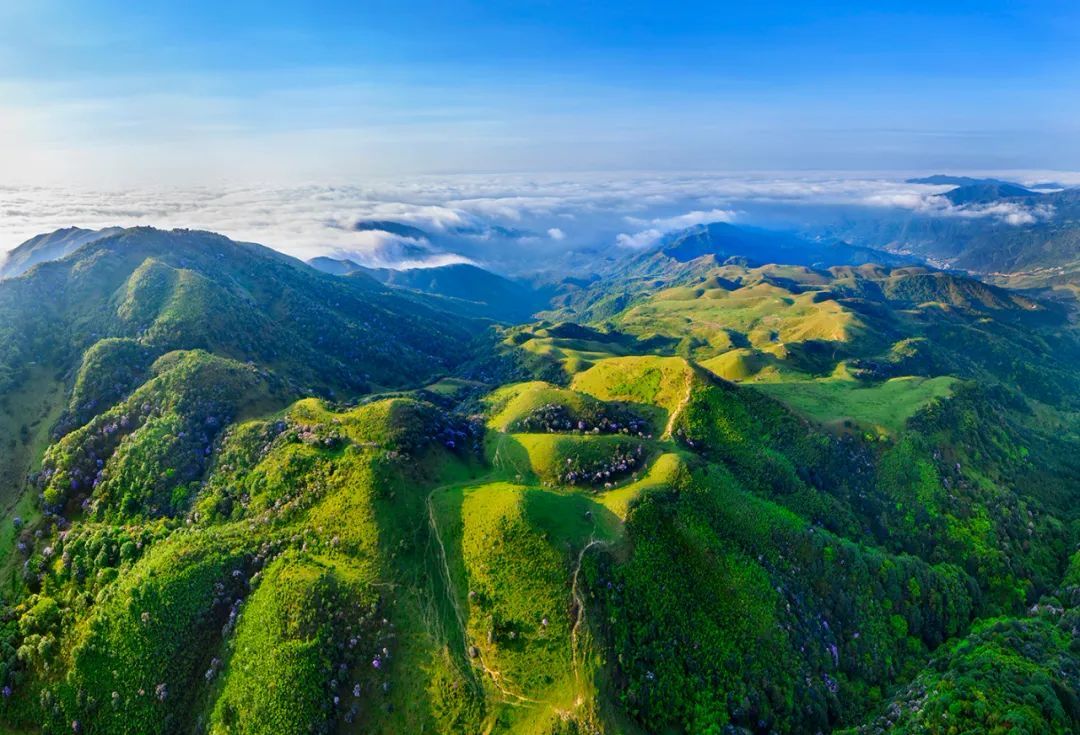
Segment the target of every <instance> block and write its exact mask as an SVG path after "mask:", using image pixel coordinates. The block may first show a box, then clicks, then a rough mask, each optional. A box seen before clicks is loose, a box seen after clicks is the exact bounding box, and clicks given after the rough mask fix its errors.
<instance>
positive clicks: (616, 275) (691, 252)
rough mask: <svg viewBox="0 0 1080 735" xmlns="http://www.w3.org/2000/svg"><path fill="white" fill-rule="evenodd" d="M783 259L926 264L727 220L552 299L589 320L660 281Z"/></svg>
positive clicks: (559, 308)
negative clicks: (731, 222) (595, 282)
mask: <svg viewBox="0 0 1080 735" xmlns="http://www.w3.org/2000/svg"><path fill="white" fill-rule="evenodd" d="M776 263H783V264H789V265H798V266H804V267H812V268H819V269H821V268H829V267H832V266H859V265H866V264H875V265H881V266H904V265H914V264H920V263H922V260H921V259H919V258H916V257H914V256H911V255H904V254H896V253H890V252H886V251H884V250H878V249H874V248H868V247H860V246H854V245H849V244H848V243H846V242H844V241H842V240H838V239H835V238H830V239H820V240H814V239H808V238H805V237H800V236H799V235H796V234H792V233H787V232H777V231H775V230H765V229H759V228H754V227H742V226H737V225H732V224H729V223H726V222H714V223H712V224H708V225H694V226H693V227H688V228H686V229H684V230H680V231H678V232H674V233H671V234H669V235H667V236H666V237H665V238H664V239H663V240H662V241H661V242H660V244H659V245H657V246H656V247H654V248H652V249H650V250H646V251H645V252H641V253H635V254H632V255H630V256H628V257H627V258H626V259H624V260H621V261H615V262H614V263H610V264H608V271H609V272H608V273H605V274H604V275H606V276H607V278H605V279H603V281H602V283H601V284H600V285H599V286H596V285H594V284H593V283H577V282H573V281H569V280H566V281H563V282H562V283H561V284H560V285H559V287H558V293H557V294H556V295H555V296H553V298H552V304H553V307H554V308H555V309H556V312H555V313H557V314H560V315H564V316H565V315H567V314H576V315H581V314H585V315H587V316H588V318H590V319H599V318H604V316H605V315H608V314H611V313H615V312H617V311H620V310H622V309H624V308H626V306H627V305H628V304H629V303H631V302H632V301H633V300H634V298H635V297H636V295H637V294H639V293H643V292H647V291H650V290H651V289H653V288H654V287H655V286H656V284H657V283H659V282H666V283H668V284H669V285H673V284H677V283H682V282H687V281H691V280H694V279H697V278H700V277H702V275H703V274H704V273H707V272H709V271H711V270H712V269H714V268H716V267H717V266H720V265H725V264H736V265H741V266H748V267H756V266H763V265H768V264H776Z"/></svg>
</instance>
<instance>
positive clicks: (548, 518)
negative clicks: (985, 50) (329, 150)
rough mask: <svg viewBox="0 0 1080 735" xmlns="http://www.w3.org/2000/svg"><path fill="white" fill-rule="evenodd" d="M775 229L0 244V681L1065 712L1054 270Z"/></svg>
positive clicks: (1061, 439)
mask: <svg viewBox="0 0 1080 735" xmlns="http://www.w3.org/2000/svg"><path fill="white" fill-rule="evenodd" d="M380 226H386V223H381V225H380ZM80 237H81V235H80ZM770 238H771V236H770V235H769V234H768V233H767V232H765V231H757V230H754V231H750V230H747V231H741V230H739V229H738V228H733V227H731V226H723V227H693V228H690V229H689V230H687V231H685V232H683V233H680V234H677V235H674V236H672V237H670V238H668V239H667V240H666V241H665V242H664V243H661V244H660V245H658V246H657V247H656V248H654V249H652V250H649V251H648V252H643V253H632V254H628V255H627V257H626V259H625V261H623V262H622V263H621V264H620V265H619V267H614V268H608V269H607V272H603V273H597V274H596V277H595V278H591V279H589V280H587V281H586V280H585V279H580V280H577V281H574V282H573V283H568V282H562V283H559V282H555V283H546V284H543V285H542V286H541V287H538V288H533V289H531V290H530V289H529V288H528V287H526V286H525V285H523V284H522V283H521V282H516V281H511V280H510V279H507V278H504V277H502V276H496V275H494V274H485V273H478V272H476V270H473V269H472V268H469V269H463V268H461V267H458V266H453V267H451V269H450V270H441V269H440V268H434V269H431V270H432V272H430V273H421V274H415V273H408V272H406V273H407V275H394V274H387V273H374V274H372V273H365V272H363V271H362V270H357V269H353V268H351V267H349V268H344V269H341V268H339V267H338V266H333V268H331V266H330V265H328V264H326V263H322V264H321V266H322V267H320V268H314V267H311V266H309V265H306V264H304V263H302V262H300V261H298V260H294V259H292V258H288V257H286V256H283V255H281V254H279V253H276V252H274V251H270V250H268V249H265V248H261V247H260V246H256V245H251V244H244V243H236V242H233V241H231V240H228V239H227V238H224V237H221V236H219V235H214V234H211V233H204V232H197V231H187V230H174V231H163V230H154V229H150V228H136V229H130V230H121V231H118V232H108V233H106V234H104V235H103V236H101V237H100V238H96V239H89V240H88V241H87V242H84V243H82V244H81V245H79V247H77V248H75V249H73V250H70V252H67V253H66V254H63V255H62V257H59V258H54V259H48V260H45V261H43V262H40V263H37V264H35V265H33V266H32V267H29V269H28V270H27V271H26V272H25V273H23V274H21V275H17V276H15V277H12V278H9V279H7V280H4V281H0V317H2V321H0V324H2V325H4V326H0V347H2V348H3V349H2V351H0V391H2V395H3V396H4V397H5V398H4V401H3V403H2V404H0V430H2V431H3V432H4V434H3V436H4V438H5V441H4V443H3V444H0V461H2V462H3V463H4V464H3V467H4V472H3V481H4V483H5V485H4V489H3V492H4V503H5V515H4V518H3V520H2V521H0V524H2V526H0V531H2V534H3V535H2V536H0V558H3V559H4V562H5V563H4V564H3V565H2V570H0V573H2V574H3V575H4V576H3V579H2V580H0V590H2V601H3V610H4V614H3V618H2V622H0V683H2V685H3V695H2V699H0V722H2V723H3V726H4V727H6V728H8V729H9V730H10V731H11V732H38V733H42V734H46V733H52V734H54V735H58V734H59V733H68V732H76V733H140V735H142V734H149V733H180V732H202V733H269V732H273V733H297V734H298V735H299V734H300V733H310V732H321V733H359V732H366V733H398V732H439V733H476V732H488V733H501V732H512V733H524V734H530V733H535V734H536V735H571V734H580V735H585V734H586V733H589V734H592V733H611V734H614V733H631V734H633V733H661V732H663V733H681V732H685V733H724V734H725V735H729V734H730V735H734V734H740V735H745V734H747V733H761V734H763V735H764V734H765V733H817V732H835V733H845V735H854V734H856V733H858V734H859V735H873V734H876V733H884V732H896V733H922V732H939V733H953V732H995V733H997V732H1000V733H1006V732H1031V733H1036V732H1038V733H1061V734H1062V735H1064V734H1065V733H1069V732H1072V731H1074V730H1075V727H1076V725H1077V723H1078V722H1080V708H1078V707H1077V701H1080V700H1078V699H1077V692H1078V691H1080V666H1078V664H1077V661H1078V660H1080V659H1078V657H1077V651H1076V643H1075V640H1076V632H1077V628H1078V626H1080V578H1078V576H1077V567H1078V565H1080V555H1078V554H1077V552H1076V548H1077V542H1078V540H1080V538H1078V536H1077V533H1078V532H1080V517H1078V516H1077V513H1076V492H1077V488H1078V487H1080V459H1078V458H1080V452H1077V451H1076V449H1077V447H1078V446H1080V404H1078V396H1080V390H1077V389H1078V388H1080V334H1078V333H1077V331H1076V326H1075V322H1074V321H1073V320H1072V318H1071V315H1070V313H1069V311H1068V309H1067V308H1065V307H1063V306H1061V305H1060V304H1058V303H1054V302H1052V301H1046V300H1043V299H1042V298H1040V296H1039V295H1038V294H1037V293H1034V292H1028V291H1024V292H1020V291H1016V290H1012V289H1008V288H1003V287H999V286H996V285H990V284H988V283H985V282H983V281H979V280H975V279H973V278H970V277H968V276H965V275H963V274H960V273H957V272H951V271H950V272H945V271H939V270H935V269H933V268H930V267H928V266H926V265H923V264H913V263H911V262H908V261H906V260H904V259H902V258H893V257H891V256H888V257H882V258H881V259H880V260H875V259H874V257H873V256H874V253H873V252H870V251H868V250H866V249H861V248H852V249H851V250H847V249H845V247H844V246H843V245H840V244H837V243H831V242H830V243H828V244H825V245H820V246H817V247H815V248H814V249H813V250H806V249H800V248H802V246H803V244H804V241H802V240H800V239H798V238H795V237H794V236H790V235H783V236H777V237H776V238H775V241H774V240H773V239H770ZM39 242H42V243H46V244H48V245H49V247H55V246H56V243H57V242H60V243H63V242H68V240H66V239H64V238H63V237H58V238H43V239H42V240H40V241H39ZM766 243H772V244H769V245H767V246H766ZM763 247H764V248H765V249H764V250H762V249H761V248H763ZM763 253H764V254H765V255H762V254H763ZM762 257H764V258H765V260H760V258H762ZM782 258H787V260H786V261H785V260H782ZM328 269H329V270H332V272H327V271H328ZM533 300H535V302H534V301H533ZM534 303H536V304H540V306H537V307H536V309H534V308H533V306H532V305H533V304H534ZM537 309H540V310H539V311H537V313H535V315H533V312H534V311H536V310H537ZM523 311H525V312H528V314H524V315H523V313H522V312H523ZM30 355H33V356H34V357H35V359H33V360H31V359H30V358H29V357H28V356H30ZM31 362H33V363H35V364H33V365H31V364H30V363H31ZM23 423H25V431H24V430H23V429H22V424H23ZM9 434H11V435H12V436H11V439H12V440H13V441H12V440H8V436H9ZM16 516H18V517H19V520H18V522H16V521H15V517H16Z"/></svg>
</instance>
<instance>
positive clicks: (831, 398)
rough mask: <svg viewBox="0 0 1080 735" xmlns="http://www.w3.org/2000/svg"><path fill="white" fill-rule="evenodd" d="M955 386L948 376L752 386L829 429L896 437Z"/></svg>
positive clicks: (767, 383) (819, 381) (953, 380)
mask: <svg viewBox="0 0 1080 735" xmlns="http://www.w3.org/2000/svg"><path fill="white" fill-rule="evenodd" d="M955 383H956V379H955V378H952V377H950V376H940V377H936V378H923V377H916V376H907V377H903V378H890V379H889V380H886V381H884V382H882V383H879V384H877V385H873V384H871V385H867V384H865V383H863V382H861V381H857V380H851V379H844V378H829V379H821V380H798V381H796V380H785V381H777V382H762V383H757V384H755V386H754V388H755V390H760V391H762V392H763V393H765V394H767V395H769V396H771V397H773V398H775V399H776V400H778V401H780V402H781V403H783V404H784V405H786V406H788V407H790V408H791V409H792V410H794V411H796V412H797V413H800V414H802V415H804V416H807V417H808V418H811V419H814V420H815V421H819V422H821V423H823V424H826V425H828V426H830V427H831V428H836V429H840V430H843V429H845V428H851V429H859V428H861V429H864V430H866V431H871V432H876V433H880V434H886V435H896V434H898V433H899V432H900V431H901V430H902V429H903V428H904V424H905V423H906V422H907V420H908V419H909V418H911V417H912V416H914V415H915V414H916V413H917V412H918V411H919V410H920V409H922V408H925V407H926V406H927V405H928V404H929V403H930V402H931V401H934V400H937V399H941V398H945V397H946V396H948V395H949V394H950V392H951V390H952V386H953V385H954V384H955Z"/></svg>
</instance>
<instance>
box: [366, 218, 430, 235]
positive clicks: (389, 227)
mask: <svg viewBox="0 0 1080 735" xmlns="http://www.w3.org/2000/svg"><path fill="white" fill-rule="evenodd" d="M353 229H354V230H356V231H357V232H372V231H376V232H389V233H390V234H391V235H397V236H398V237H408V238H412V239H414V240H428V239H430V236H429V235H428V233H427V232H425V231H424V230H421V229H420V228H419V227H413V226H412V225H404V224H402V223H400V222H393V221H391V220H360V221H359V222H357V223H356V224H355V225H353Z"/></svg>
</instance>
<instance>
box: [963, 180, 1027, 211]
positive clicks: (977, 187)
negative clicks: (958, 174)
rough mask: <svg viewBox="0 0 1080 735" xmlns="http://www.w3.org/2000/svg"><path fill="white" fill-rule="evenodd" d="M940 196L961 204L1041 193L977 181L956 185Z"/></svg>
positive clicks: (988, 201)
mask: <svg viewBox="0 0 1080 735" xmlns="http://www.w3.org/2000/svg"><path fill="white" fill-rule="evenodd" d="M942 196H943V197H945V198H946V199H948V200H949V201H950V202H952V203H953V204H955V205H957V206H962V205H965V204H987V203H990V202H996V201H999V200H1001V199H1010V198H1013V197H1038V196H1043V195H1042V194H1041V193H1039V192H1035V191H1032V190H1030V189H1025V188H1024V187H1022V186H1019V185H1017V184H1008V183H978V184H968V185H966V186H960V187H957V188H955V189H953V190H952V191H948V192H945V193H944V194H942Z"/></svg>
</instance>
